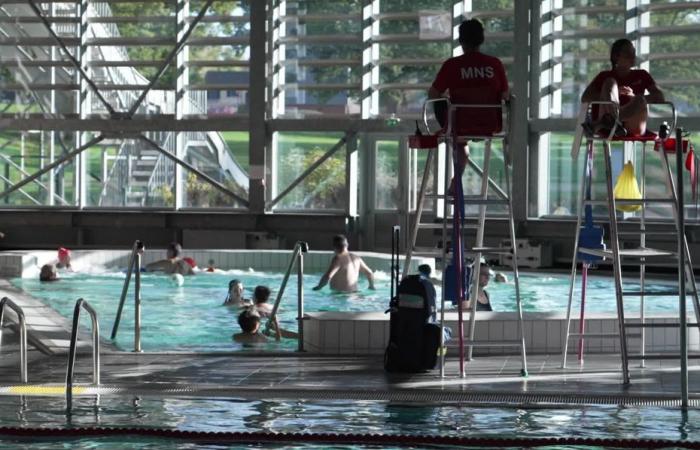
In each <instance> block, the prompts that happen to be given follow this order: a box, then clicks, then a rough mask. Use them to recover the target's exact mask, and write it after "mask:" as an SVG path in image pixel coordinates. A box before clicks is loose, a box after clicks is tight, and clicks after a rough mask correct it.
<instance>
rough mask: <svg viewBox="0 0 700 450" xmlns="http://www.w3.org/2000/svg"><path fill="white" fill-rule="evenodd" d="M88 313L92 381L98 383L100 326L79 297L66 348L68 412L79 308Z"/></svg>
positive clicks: (88, 305)
mask: <svg viewBox="0 0 700 450" xmlns="http://www.w3.org/2000/svg"><path fill="white" fill-rule="evenodd" d="M81 309H85V311H87V312H88V314H90V320H91V321H92V383H93V384H95V385H99V384H100V326H99V323H98V321H97V313H96V312H95V310H94V309H93V307H92V306H90V304H89V303H88V302H87V301H85V299H82V298H79V299H78V301H77V302H76V303H75V309H74V310H73V329H72V330H71V333H70V348H69V349H68V370H67V371H66V405H67V408H68V411H69V412H70V409H71V406H72V403H73V369H74V367H75V355H76V347H77V345H78V322H79V321H80V310H81Z"/></svg>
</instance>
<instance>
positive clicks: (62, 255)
mask: <svg viewBox="0 0 700 450" xmlns="http://www.w3.org/2000/svg"><path fill="white" fill-rule="evenodd" d="M67 257H70V250H68V249H67V248H64V247H59V249H58V260H59V261H63V260H64V259H66V258H67Z"/></svg>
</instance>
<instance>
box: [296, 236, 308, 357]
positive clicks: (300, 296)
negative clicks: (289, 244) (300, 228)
mask: <svg viewBox="0 0 700 450" xmlns="http://www.w3.org/2000/svg"><path fill="white" fill-rule="evenodd" d="M298 245H299V253H297V327H298V328H297V339H298V351H300V352H303V351H304V253H307V252H308V251H309V244H307V243H306V242H301V241H300V242H299V243H298Z"/></svg>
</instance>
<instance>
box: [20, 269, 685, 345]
mask: <svg viewBox="0 0 700 450" xmlns="http://www.w3.org/2000/svg"><path fill="white" fill-rule="evenodd" d="M320 276H321V274H320V273H316V274H306V275H305V277H304V295H305V300H304V308H305V311H306V312H311V311H384V310H386V308H387V305H388V302H389V296H390V286H389V284H390V281H389V276H388V274H386V273H382V272H378V273H377V274H376V283H375V284H376V287H377V290H369V289H367V288H366V282H365V281H364V280H363V281H361V283H360V285H361V287H362V288H363V289H362V290H361V291H359V292H356V293H352V294H339V293H333V292H332V291H331V290H330V289H329V288H328V287H325V288H323V289H322V290H320V291H313V290H312V288H313V287H314V286H315V285H316V283H317V282H318V279H319V278H320ZM124 278H125V275H124V273H122V272H113V271H112V272H110V271H103V272H93V273H91V274H78V273H62V274H61V280H59V281H57V282H54V283H41V282H39V281H38V280H37V279H35V278H31V279H29V278H15V279H13V280H12V283H13V284H14V285H16V286H17V287H19V288H21V289H23V290H24V291H26V292H28V293H30V294H31V295H33V296H34V297H36V298H39V299H41V300H42V301H45V302H46V303H47V304H49V305H51V306H52V307H53V308H55V309H56V310H57V311H58V312H59V313H60V314H61V315H63V316H65V317H68V318H70V317H72V314H73V308H74V306H75V301H76V300H77V299H78V298H80V297H82V298H85V299H86V300H87V301H88V302H89V303H90V304H91V305H92V306H93V307H94V308H95V309H96V310H97V313H98V318H99V320H100V333H101V335H102V336H105V337H109V336H110V334H111V330H112V325H113V323H114V319H115V317H116V311H117V307H118V303H119V296H120V294H121V290H122V285H123V283H124ZM233 278H238V279H240V280H242V281H243V283H244V287H245V296H246V297H250V296H251V295H252V291H253V289H254V288H255V286H256V285H266V286H269V287H270V288H271V289H272V295H271V298H270V302H271V303H272V302H274V299H275V298H276V295H277V290H278V289H279V287H280V286H281V284H282V279H283V274H281V273H268V272H258V271H253V270H249V271H237V270H233V271H228V272H225V273H200V274H198V275H195V276H191V277H187V278H186V279H185V282H184V285H183V286H177V285H176V284H175V283H173V280H172V279H171V278H170V277H169V276H166V275H161V274H143V275H142V277H141V286H142V287H141V297H142V309H141V323H142V329H141V338H142V343H143V348H144V350H146V351H155V350H173V349H178V350H193V349H197V350H236V349H240V348H241V347H240V346H239V345H238V344H236V343H234V342H232V340H231V335H232V334H234V333H238V332H239V327H238V324H237V322H236V319H237V314H238V312H239V310H238V309H237V308H229V307H225V306H222V303H223V301H224V298H225V297H226V293H227V287H228V282H229V281H230V280H231V279H233ZM520 286H521V287H520V291H521V299H522V302H523V308H524V310H525V311H542V312H563V311H565V310H566V302H567V298H568V289H569V279H568V277H567V276H566V275H549V274H547V275H542V274H523V275H521V283H520ZM634 287H635V283H625V288H626V289H634ZM132 289H133V283H132V288H130V290H129V293H128V296H127V302H126V304H125V307H124V312H123V314H122V319H121V324H120V327H119V334H118V336H117V339H116V344H117V345H118V346H119V347H120V348H122V349H131V348H133V335H134V332H133V329H134V313H133V308H134V306H133V291H132ZM296 289H297V286H296V278H295V277H292V278H290V280H289V282H288V284H287V288H286V290H285V292H284V295H283V297H282V302H281V305H280V324H281V326H282V327H283V328H286V329H288V330H292V331H295V330H296V305H297V299H296V297H297V293H296ZM647 289H649V290H655V289H656V290H667V289H668V285H663V284H660V283H657V284H648V285H647ZM487 290H488V291H489V294H490V298H491V303H492V306H493V308H494V310H495V311H514V310H515V289H514V284H513V282H512V280H510V281H509V282H508V283H494V282H492V283H491V284H490V285H489V286H488V288H487ZM579 292H580V285H579V286H577V287H576V289H575V297H574V298H575V303H574V305H575V306H576V307H577V305H578V300H579V298H580V293H579ZM439 295H440V291H439V287H438V298H439ZM638 305H639V303H638V302H635V301H631V302H628V303H627V305H626V306H627V308H628V312H629V313H637V312H638V308H639V306H638ZM677 306H678V300H677V299H675V298H671V297H656V298H654V297H652V296H649V297H647V308H646V311H647V312H648V313H654V312H672V311H674V310H675V309H677ZM586 311H588V312H614V311H615V301H614V287H613V283H612V279H610V278H605V277H589V281H588V288H587V298H586ZM81 323H84V324H87V323H89V320H88V319H87V318H86V319H84V322H81ZM295 346H296V341H295V340H292V339H283V341H282V342H281V343H274V342H271V343H270V344H268V345H267V347H269V348H276V349H293V348H295Z"/></svg>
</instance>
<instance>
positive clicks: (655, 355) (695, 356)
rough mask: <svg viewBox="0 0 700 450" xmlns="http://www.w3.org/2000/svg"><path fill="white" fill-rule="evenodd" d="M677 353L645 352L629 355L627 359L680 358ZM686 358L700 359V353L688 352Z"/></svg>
mask: <svg viewBox="0 0 700 450" xmlns="http://www.w3.org/2000/svg"><path fill="white" fill-rule="evenodd" d="M680 357H681V355H679V354H677V353H669V354H666V353H647V354H645V355H629V356H628V357H627V359H645V360H646V359H680ZM688 359H700V354H692V355H691V354H689V355H688Z"/></svg>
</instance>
